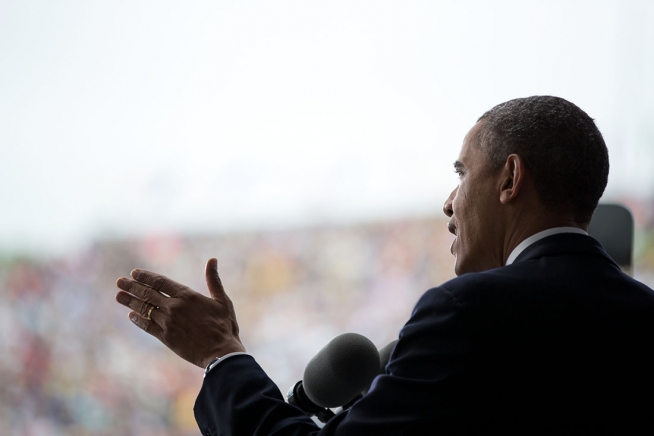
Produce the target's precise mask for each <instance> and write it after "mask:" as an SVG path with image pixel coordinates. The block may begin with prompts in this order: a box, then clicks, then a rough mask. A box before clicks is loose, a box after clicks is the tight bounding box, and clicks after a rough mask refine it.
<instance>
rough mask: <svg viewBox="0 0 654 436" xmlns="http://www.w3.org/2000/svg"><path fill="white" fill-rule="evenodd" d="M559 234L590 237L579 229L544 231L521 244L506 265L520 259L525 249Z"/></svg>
mask: <svg viewBox="0 0 654 436" xmlns="http://www.w3.org/2000/svg"><path fill="white" fill-rule="evenodd" d="M558 233H578V234H580V235H586V236H588V233H587V232H585V231H583V230H581V229H580V228H578V227H554V228H551V229H547V230H543V231H542V232H538V233H536V234H535V235H531V236H530V237H528V238H527V239H525V240H524V241H522V242H521V243H519V244H518V246H517V247H515V248H514V249H513V251H512V252H511V254H510V255H509V258H508V259H507V260H506V264H507V265H511V264H512V263H513V261H515V259H516V257H518V256H519V255H520V253H522V252H523V251H524V250H525V248H527V247H529V246H530V245H531V244H533V243H534V242H536V241H540V240H541V239H543V238H546V237H548V236H552V235H556V234H558Z"/></svg>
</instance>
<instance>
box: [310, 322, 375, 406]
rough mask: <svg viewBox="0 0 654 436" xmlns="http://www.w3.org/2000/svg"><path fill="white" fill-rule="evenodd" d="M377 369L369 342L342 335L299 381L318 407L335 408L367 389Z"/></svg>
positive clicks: (315, 357)
mask: <svg viewBox="0 0 654 436" xmlns="http://www.w3.org/2000/svg"><path fill="white" fill-rule="evenodd" d="M379 366H380V360H379V352H378V351H377V347H375V345H374V344H373V343H372V341H370V339H368V338H366V337H365V336H362V335H360V334H358V333H343V334H342V335H339V336H336V337H335V338H334V339H332V340H331V341H330V342H329V343H328V344H327V345H325V346H324V347H323V349H322V350H320V351H319V352H318V353H317V354H316V355H315V356H314V357H313V358H312V359H311V360H310V361H309V363H308V364H307V367H306V369H305V370H304V377H303V379H302V383H303V385H304V391H305V392H306V394H307V396H308V397H309V399H310V400H311V401H313V402H314V403H315V404H317V405H319V406H321V407H327V408H330V407H339V406H342V405H344V404H346V403H348V402H349V401H350V400H352V399H353V398H354V397H356V396H357V395H359V394H360V393H361V392H362V391H363V390H364V389H365V388H367V387H368V386H370V383H371V382H372V380H373V379H374V378H375V376H377V374H378V373H379Z"/></svg>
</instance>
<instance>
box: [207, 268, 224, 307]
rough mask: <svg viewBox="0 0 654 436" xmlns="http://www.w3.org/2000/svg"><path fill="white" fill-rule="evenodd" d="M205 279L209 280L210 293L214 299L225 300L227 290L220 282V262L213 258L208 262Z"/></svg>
mask: <svg viewBox="0 0 654 436" xmlns="http://www.w3.org/2000/svg"><path fill="white" fill-rule="evenodd" d="M205 277H206V280H207V287H208V288H209V293H210V294H211V297H212V298H217V299H221V300H222V299H224V298H225V297H226V295H225V289H224V288H223V283H222V281H221V280H220V276H219V275H218V260H217V259H215V258H211V259H209V260H208V261H207V266H206V268H205Z"/></svg>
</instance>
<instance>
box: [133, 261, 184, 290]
mask: <svg viewBox="0 0 654 436" xmlns="http://www.w3.org/2000/svg"><path fill="white" fill-rule="evenodd" d="M131 276H132V278H133V279H134V280H136V281H137V282H140V283H145V284H146V285H148V286H150V287H151V288H152V289H156V290H157V291H159V292H163V293H164V294H166V295H168V296H171V297H175V296H178V295H179V294H180V293H183V292H184V290H185V289H186V286H184V285H182V284H180V283H177V282H176V281H174V280H170V279H169V278H168V277H166V276H162V275H161V274H157V273H153V272H152V271H147V270H144V269H138V268H137V269H133V270H132V273H131Z"/></svg>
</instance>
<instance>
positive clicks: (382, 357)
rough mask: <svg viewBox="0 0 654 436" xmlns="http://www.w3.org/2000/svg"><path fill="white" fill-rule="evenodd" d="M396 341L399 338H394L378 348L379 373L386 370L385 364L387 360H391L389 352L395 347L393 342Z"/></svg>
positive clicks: (395, 342)
mask: <svg viewBox="0 0 654 436" xmlns="http://www.w3.org/2000/svg"><path fill="white" fill-rule="evenodd" d="M397 341H399V339H395V340H394V341H391V342H389V343H388V344H386V345H384V346H383V347H381V348H380V349H379V363H380V364H381V365H380V366H379V373H380V374H384V373H385V372H386V365H387V364H388V361H389V360H391V353H392V352H393V350H394V349H395V344H397Z"/></svg>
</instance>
